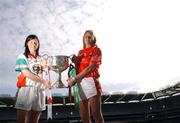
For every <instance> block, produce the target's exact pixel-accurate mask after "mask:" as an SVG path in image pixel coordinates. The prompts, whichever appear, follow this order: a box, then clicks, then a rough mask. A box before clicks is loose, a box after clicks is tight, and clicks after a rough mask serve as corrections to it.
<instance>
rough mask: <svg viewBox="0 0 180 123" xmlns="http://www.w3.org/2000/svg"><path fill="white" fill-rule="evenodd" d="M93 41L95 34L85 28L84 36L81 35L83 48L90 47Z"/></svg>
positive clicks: (94, 41) (94, 40)
mask: <svg viewBox="0 0 180 123" xmlns="http://www.w3.org/2000/svg"><path fill="white" fill-rule="evenodd" d="M95 43H96V39H95V36H94V35H93V31H91V30H87V31H86V32H85V33H84V36H83V45H84V48H88V47H91V46H93V45H94V44H95Z"/></svg>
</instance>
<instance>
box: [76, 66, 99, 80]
mask: <svg viewBox="0 0 180 123" xmlns="http://www.w3.org/2000/svg"><path fill="white" fill-rule="evenodd" d="M95 69H96V65H95V64H93V63H91V64H89V66H88V67H86V68H85V69H84V70H83V71H82V72H80V73H79V74H78V75H76V77H75V78H74V79H75V80H76V81H80V80H81V79H82V78H83V77H84V76H85V75H87V74H88V73H90V72H92V71H94V70H95Z"/></svg>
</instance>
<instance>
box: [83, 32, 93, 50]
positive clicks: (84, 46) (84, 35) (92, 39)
mask: <svg viewBox="0 0 180 123" xmlns="http://www.w3.org/2000/svg"><path fill="white" fill-rule="evenodd" d="M86 33H89V34H91V35H92V37H93V39H92V42H91V44H92V45H95V44H96V36H95V35H94V32H93V31H92V30H86V31H85V33H84V35H83V48H85V43H84V39H85V35H86Z"/></svg>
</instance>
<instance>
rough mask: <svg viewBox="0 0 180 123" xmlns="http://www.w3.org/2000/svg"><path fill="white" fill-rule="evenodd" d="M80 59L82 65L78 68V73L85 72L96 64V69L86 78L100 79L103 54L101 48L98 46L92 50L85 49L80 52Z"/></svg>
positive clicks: (91, 48)
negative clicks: (91, 65)
mask: <svg viewBox="0 0 180 123" xmlns="http://www.w3.org/2000/svg"><path fill="white" fill-rule="evenodd" d="M78 57H79V58H80V63H79V67H78V73H80V72H81V71H83V70H84V69H85V68H86V67H88V66H89V64H91V63H93V64H95V66H96V68H95V69H94V70H93V71H92V72H90V73H88V74H87V75H85V77H93V78H94V79H98V78H99V77H100V74H99V71H98V69H99V65H100V64H101V59H102V54H101V50H100V48H98V47H97V46H96V45H95V46H93V47H90V48H84V49H82V50H80V51H79V53H78Z"/></svg>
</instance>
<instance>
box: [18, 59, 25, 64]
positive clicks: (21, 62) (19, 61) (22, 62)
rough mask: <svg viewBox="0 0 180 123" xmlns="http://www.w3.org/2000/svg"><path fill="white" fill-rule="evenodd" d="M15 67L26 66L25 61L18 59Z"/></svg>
mask: <svg viewBox="0 0 180 123" xmlns="http://www.w3.org/2000/svg"><path fill="white" fill-rule="evenodd" d="M16 65H27V62H26V60H25V59H18V60H17V61H16Z"/></svg>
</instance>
